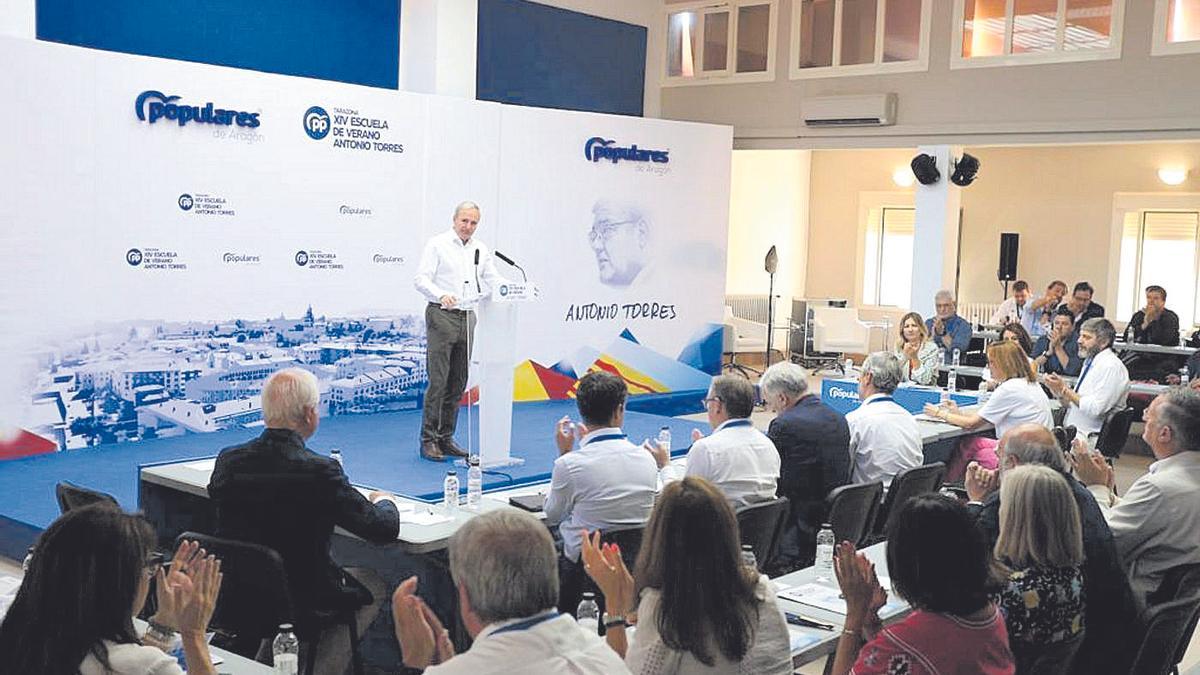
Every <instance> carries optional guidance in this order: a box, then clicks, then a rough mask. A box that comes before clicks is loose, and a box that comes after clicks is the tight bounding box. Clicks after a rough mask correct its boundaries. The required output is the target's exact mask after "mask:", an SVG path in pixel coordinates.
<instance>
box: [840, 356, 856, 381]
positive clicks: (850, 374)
mask: <svg viewBox="0 0 1200 675" xmlns="http://www.w3.org/2000/svg"><path fill="white" fill-rule="evenodd" d="M842 372H843V373H845V374H846V378H847V379H853V378H854V360H853V359H846V363H845V364H843V365H842Z"/></svg>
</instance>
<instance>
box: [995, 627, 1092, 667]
mask: <svg viewBox="0 0 1200 675" xmlns="http://www.w3.org/2000/svg"><path fill="white" fill-rule="evenodd" d="M1083 635H1084V634H1083V632H1080V633H1079V634H1078V635H1076V636H1075V637H1073V638H1071V639H1070V640H1064V641H1062V642H1056V643H1052V644H1049V645H1027V644H1024V643H1014V644H1013V645H1012V652H1013V660H1014V661H1016V666H1017V672H1018V673H1021V675H1060V674H1061V673H1069V672H1071V664H1072V663H1073V662H1074V661H1075V653H1076V652H1078V651H1079V646H1080V645H1081V644H1083Z"/></svg>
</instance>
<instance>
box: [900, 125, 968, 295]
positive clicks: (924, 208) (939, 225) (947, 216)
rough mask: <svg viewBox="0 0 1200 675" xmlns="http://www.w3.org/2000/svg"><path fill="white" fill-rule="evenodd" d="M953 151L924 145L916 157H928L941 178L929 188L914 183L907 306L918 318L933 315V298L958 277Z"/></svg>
mask: <svg viewBox="0 0 1200 675" xmlns="http://www.w3.org/2000/svg"><path fill="white" fill-rule="evenodd" d="M955 152H958V153H959V154H961V150H958V149H956V148H952V147H951V146H949V145H925V146H921V147H919V148H917V154H926V155H932V156H933V157H934V159H936V160H937V168H938V171H940V172H941V174H942V177H941V179H940V180H938V182H936V183H934V184H933V185H921V184H920V183H918V184H917V188H916V190H917V192H916V195H915V202H916V208H917V211H916V232H915V233H914V235H913V267H912V269H913V271H912V293H911V295H910V296H909V306H910V307H912V309H913V311H915V312H919V313H920V314H921V316H924V317H930V316H933V315H934V308H933V296H934V295H935V294H936V293H937V292H938V291H939V290H941V289H943V288H945V289H948V290H951V291H955V292H956V294H957V291H956V289H955V286H956V282H957V276H958V269H957V267H958V223H959V207H960V205H961V189H960V188H959V187H958V186H957V185H955V184H953V183H951V182H950V174H951V173H953V169H952V167H951V165H950V162H951V161H952V156H953V154H954V153H955Z"/></svg>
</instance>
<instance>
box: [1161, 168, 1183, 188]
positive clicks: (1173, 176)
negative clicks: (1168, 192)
mask: <svg viewBox="0 0 1200 675" xmlns="http://www.w3.org/2000/svg"><path fill="white" fill-rule="evenodd" d="M1187 177H1188V170H1187V169H1181V168H1178V167H1169V168H1166V167H1165V168H1162V169H1159V170H1158V179H1159V180H1161V181H1162V182H1164V183H1166V184H1167V185H1179V184H1181V183H1183V181H1185V180H1187Z"/></svg>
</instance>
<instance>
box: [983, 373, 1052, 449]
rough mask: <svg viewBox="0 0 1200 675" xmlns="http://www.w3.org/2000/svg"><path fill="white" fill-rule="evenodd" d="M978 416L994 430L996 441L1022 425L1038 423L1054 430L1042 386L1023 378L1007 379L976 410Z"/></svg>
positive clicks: (1047, 401)
mask: <svg viewBox="0 0 1200 675" xmlns="http://www.w3.org/2000/svg"><path fill="white" fill-rule="evenodd" d="M979 416H980V417H982V418H983V419H985V420H987V421H988V422H991V423H992V425H993V426H995V427H996V438H1000V437H1001V436H1003V435H1004V434H1005V433H1006V432H1008V430H1009V429H1011V428H1013V427H1015V426H1018V425H1021V424H1027V423H1028V424H1040V425H1042V426H1044V427H1046V428H1047V429H1053V428H1054V417H1053V416H1052V415H1051V414H1050V399H1049V398H1047V397H1046V392H1044V391H1042V385H1040V384H1038V383H1037V382H1030V381H1029V380H1027V379H1025V378H1023V377H1013V378H1009V379H1007V380H1005V381H1003V382H1001V383H1000V386H998V387H996V391H994V392H992V395H991V396H990V397H988V400H987V401H984V403H983V405H982V406H980V408H979Z"/></svg>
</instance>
